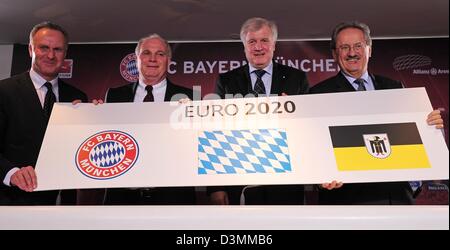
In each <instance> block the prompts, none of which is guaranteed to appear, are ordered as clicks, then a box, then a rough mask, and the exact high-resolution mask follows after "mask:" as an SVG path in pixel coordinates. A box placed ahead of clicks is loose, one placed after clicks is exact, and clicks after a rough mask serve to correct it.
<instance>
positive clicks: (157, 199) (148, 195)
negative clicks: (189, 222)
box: [105, 80, 196, 205]
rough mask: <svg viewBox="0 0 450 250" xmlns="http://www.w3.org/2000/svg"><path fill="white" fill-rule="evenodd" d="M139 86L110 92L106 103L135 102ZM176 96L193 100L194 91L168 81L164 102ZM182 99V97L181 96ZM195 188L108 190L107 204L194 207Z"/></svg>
mask: <svg viewBox="0 0 450 250" xmlns="http://www.w3.org/2000/svg"><path fill="white" fill-rule="evenodd" d="M137 86H138V84H137V83H132V84H128V85H125V86H121V87H118V88H111V89H109V90H108V94H107V99H106V102H109V103H112V102H133V100H134V96H135V93H136V89H137ZM176 94H183V95H184V97H182V98H186V97H187V98H189V99H191V100H192V96H193V93H192V90H191V89H188V88H184V87H181V86H178V85H175V84H173V83H171V82H170V81H169V80H167V88H166V93H165V97H164V101H177V99H178V100H179V99H180V98H177V99H174V100H171V98H172V97H173V96H175V95H176ZM180 97H181V96H180ZM195 200H196V199H195V188H194V187H165V188H151V189H147V190H144V189H138V190H133V189H125V188H114V189H108V190H107V194H106V198H105V204H107V205H193V204H195Z"/></svg>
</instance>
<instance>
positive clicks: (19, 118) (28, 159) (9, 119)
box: [0, 72, 87, 205]
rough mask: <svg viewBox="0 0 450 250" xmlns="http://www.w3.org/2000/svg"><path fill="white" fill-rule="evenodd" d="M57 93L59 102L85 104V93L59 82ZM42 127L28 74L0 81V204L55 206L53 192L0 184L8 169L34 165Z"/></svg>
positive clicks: (42, 117) (43, 118) (44, 124)
mask: <svg viewBox="0 0 450 250" xmlns="http://www.w3.org/2000/svg"><path fill="white" fill-rule="evenodd" d="M58 91H59V93H58V94H59V101H60V102H72V101H73V100H76V99H80V100H82V101H83V102H87V97H86V94H84V93H83V92H81V91H80V90H78V89H76V88H74V87H72V86H70V85H68V84H66V83H64V82H63V81H61V80H59V81H58ZM46 128H47V118H46V115H45V113H44V110H43V108H42V106H41V103H40V101H39V97H38V95H37V93H36V89H35V88H34V85H33V82H32V81H31V78H30V74H29V72H24V73H22V74H19V75H16V76H13V77H11V78H8V79H4V80H2V81H0V181H1V184H0V186H1V188H0V204H17V205H21V204H22V205H26V204H30V205H31V204H35V205H40V204H42V205H44V204H48V205H51V204H55V202H56V196H57V193H58V192H57V191H49V192H32V193H26V192H24V191H21V190H19V189H18V188H16V187H7V186H5V185H4V184H3V179H4V178H5V176H6V174H7V173H8V171H10V170H11V169H12V168H14V167H18V168H21V167H25V166H28V165H30V166H33V167H34V166H35V164H36V161H37V158H38V154H39V150H40V148H41V144H42V140H43V138H44V133H45V130H46ZM38 184H39V176H38Z"/></svg>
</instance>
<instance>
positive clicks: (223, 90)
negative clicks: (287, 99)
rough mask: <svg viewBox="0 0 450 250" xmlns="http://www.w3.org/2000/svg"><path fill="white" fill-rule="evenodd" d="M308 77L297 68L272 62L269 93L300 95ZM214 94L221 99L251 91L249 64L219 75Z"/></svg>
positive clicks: (306, 86)
mask: <svg viewBox="0 0 450 250" xmlns="http://www.w3.org/2000/svg"><path fill="white" fill-rule="evenodd" d="M308 88H309V85H308V79H307V78H306V74H305V73H304V72H303V71H301V70H298V69H295V68H291V67H288V66H285V65H282V64H278V63H275V62H274V63H273V74H272V86H271V89H270V93H271V94H277V95H281V94H282V93H286V94H287V95H301V94H306V93H307V92H308ZM215 91H216V94H218V95H219V96H220V97H221V98H222V99H223V98H225V94H233V95H236V94H240V95H242V96H245V95H247V94H249V93H253V88H252V82H251V78H250V74H249V66H248V65H244V66H242V67H239V68H237V69H234V70H231V71H229V72H226V73H223V74H220V75H219V78H218V80H217V83H216V90H215Z"/></svg>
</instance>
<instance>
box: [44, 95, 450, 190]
mask: <svg viewBox="0 0 450 250" xmlns="http://www.w3.org/2000/svg"><path fill="white" fill-rule="evenodd" d="M431 111H432V106H431V104H430V101H429V99H428V96H427V94H426V91H425V89H423V88H414V89H397V90H380V91H365V92H348V93H335V94H318V95H301V96H283V97H267V98H240V99H226V100H209V101H193V102H189V103H185V104H180V103H176V102H170V103H169V102H166V103H120V104H117V103H114V104H103V105H98V106H95V105H93V104H79V105H76V106H73V105H71V104H56V105H55V107H54V110H53V112H52V117H51V120H50V124H49V126H48V128H47V132H46V134H45V138H44V142H43V145H42V148H41V152H40V155H39V159H38V162H37V166H36V171H37V176H38V188H37V190H51V189H72V188H101V187H158V186H214V185H259V184H312V183H324V182H330V181H332V180H339V181H343V182H344V183H351V182H383V181H406V180H434V179H448V172H449V169H448V149H447V147H446V144H445V141H444V138H443V136H442V131H441V130H439V129H436V128H434V127H432V126H428V125H427V124H426V116H427V115H428V113H430V112H431Z"/></svg>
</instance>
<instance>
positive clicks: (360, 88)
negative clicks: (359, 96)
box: [354, 78, 366, 91]
mask: <svg viewBox="0 0 450 250" xmlns="http://www.w3.org/2000/svg"><path fill="white" fill-rule="evenodd" d="M354 83H356V84H358V89H356V90H357V91H366V86H364V79H362V78H358V79H356V80H355V81H354Z"/></svg>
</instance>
